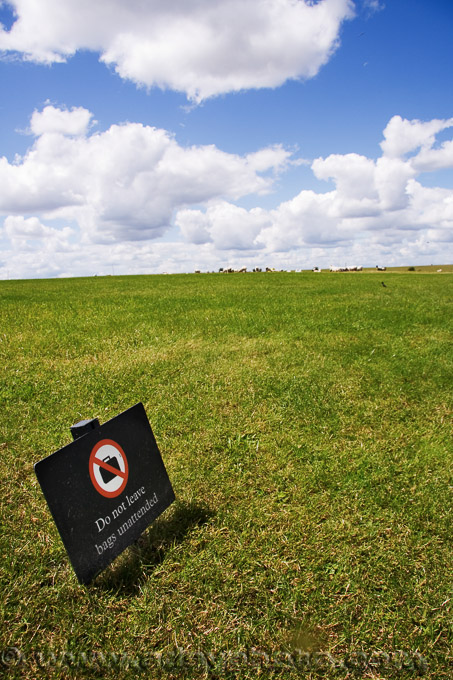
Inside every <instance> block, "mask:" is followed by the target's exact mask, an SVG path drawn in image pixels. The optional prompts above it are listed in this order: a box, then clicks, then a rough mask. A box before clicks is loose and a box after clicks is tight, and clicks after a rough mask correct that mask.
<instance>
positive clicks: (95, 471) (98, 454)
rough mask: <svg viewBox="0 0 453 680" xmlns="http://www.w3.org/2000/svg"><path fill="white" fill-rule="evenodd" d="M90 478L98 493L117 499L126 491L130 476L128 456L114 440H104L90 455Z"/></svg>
mask: <svg viewBox="0 0 453 680" xmlns="http://www.w3.org/2000/svg"><path fill="white" fill-rule="evenodd" d="M89 469H90V477H91V481H92V482H93V486H94V488H95V489H96V491H99V493H100V494H101V495H102V496H105V497H106V498H115V496H119V494H120V493H121V492H122V491H123V490H124V488H125V486H126V484H127V479H128V476H129V467H128V465H127V458H126V455H125V453H124V451H123V449H122V448H121V446H120V445H119V444H117V443H116V442H114V441H113V439H102V440H101V441H100V442H98V443H97V444H96V446H95V447H94V449H93V450H92V452H91V455H90V462H89Z"/></svg>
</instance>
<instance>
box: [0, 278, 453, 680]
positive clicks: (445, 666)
mask: <svg viewBox="0 0 453 680" xmlns="http://www.w3.org/2000/svg"><path fill="white" fill-rule="evenodd" d="M406 269H407V268H406ZM384 277H385V282H386V286H387V287H386V288H384V287H382V286H381V283H380V281H381V280H384ZM452 300H453V277H452V276H451V274H445V273H443V274H442V275H439V274H437V273H431V272H426V273H424V274H423V276H421V275H419V272H408V271H404V270H403V271H401V270H400V271H399V272H379V278H377V277H376V273H373V272H370V273H366V272H362V273H359V274H329V273H322V274H321V275H314V274H312V273H310V272H307V273H302V274H290V273H274V274H265V273H263V274H253V275H252V274H247V275H230V276H224V275H174V276H150V277H106V278H91V279H73V280H42V281H16V282H14V281H4V282H0V311H1V327H0V356H1V362H2V382H1V393H0V394H1V414H2V416H1V420H0V433H1V434H0V447H1V448H0V454H1V456H0V460H1V478H2V494H1V496H0V504H1V506H0V507H1V511H0V512H1V515H0V517H1V538H0V548H1V565H0V578H1V583H2V593H3V597H2V600H1V619H2V623H1V635H0V643H1V648H2V649H4V650H7V652H6V653H5V654H4V657H3V666H4V670H5V671H6V675H7V676H8V677H27V678H35V677H47V678H53V677H55V678H66V677H68V678H69V677H70V678H84V677H105V678H118V679H120V680H121V678H126V677H137V676H143V677H150V678H154V677H166V678H172V677H205V676H206V677H216V678H217V677H218V678H219V679H220V678H227V677H240V678H256V677H271V676H272V677H274V676H275V677H280V676H282V677H288V678H291V677H294V678H296V677H304V678H314V677H319V676H322V677H329V678H330V677H335V678H336V677H357V676H360V677H366V678H390V677H398V678H406V677H407V678H409V677H411V678H412V677H415V676H417V675H418V674H419V673H420V672H422V671H423V670H424V671H425V673H424V675H425V677H429V678H435V679H437V678H439V679H443V678H450V677H451V675H452V669H453V666H452V653H451V641H452V635H451V634H452V624H451V612H452V603H453V594H452V590H453V588H452V560H451V556H452V552H451V548H452V546H451V535H452V532H451V498H452V484H453V483H452V462H451V450H452V427H451V425H452V418H451V415H452V385H453V375H452V374H453V370H452V366H453V361H452V344H451V343H452V333H451V331H452V323H451V320H452V311H453V310H452ZM137 401H142V402H143V403H144V405H145V408H146V411H147V414H148V417H149V419H150V422H151V425H152V428H153V431H154V434H155V436H156V439H157V442H158V445H159V448H160V450H161V452H162V455H163V458H164V461H165V464H166V467H167V470H168V472H169V475H170V478H171V480H172V483H173V486H174V489H175V493H176V496H177V501H176V502H175V503H174V504H173V506H172V507H171V508H170V509H169V510H168V511H167V512H166V513H165V514H164V515H163V516H162V517H161V518H160V519H159V520H158V521H157V522H156V523H155V524H154V525H152V526H151V528H150V529H148V531H147V532H146V533H145V534H144V535H143V537H142V539H141V540H140V542H139V543H138V544H137V545H135V546H133V547H131V548H129V549H128V550H127V551H126V552H125V553H123V555H121V556H120V557H119V558H118V559H117V560H116V561H115V562H114V563H113V565H112V566H111V567H109V568H108V569H107V570H106V571H105V572H104V573H103V574H101V575H100V576H99V577H98V578H97V579H96V580H95V581H94V582H93V583H92V584H91V585H90V586H87V587H83V586H80V585H79V584H78V583H77V580H76V577H75V575H74V574H73V572H72V569H71V567H70V565H69V561H68V558H67V555H66V552H65V550H64V548H63V545H62V543H61V540H60V538H59V535H58V532H57V530H56V528H55V526H54V524H53V521H52V519H51V517H50V513H49V511H48V508H47V506H46V504H45V501H44V498H43V496H42V493H41V490H40V488H39V485H38V483H37V481H36V478H35V475H34V471H33V463H35V462H37V461H38V460H40V459H41V458H43V457H44V456H46V455H48V454H49V453H52V452H53V451H55V450H57V449H58V448H60V447H61V446H63V445H65V444H66V443H68V442H69V441H70V439H71V437H70V433H69V426H70V425H72V424H73V423H75V422H77V421H78V420H80V419H82V418H91V417H98V418H99V419H100V421H101V422H104V421H105V420H108V419H109V418H111V417H113V416H115V415H116V414H117V413H119V412H121V411H123V410H125V409H126V408H128V407H130V406H132V405H133V404H134V403H136V402H137ZM9 648H15V649H17V650H19V651H14V650H12V651H11V650H10V651H9V652H8V650H9ZM178 649H179V652H178ZM175 650H176V652H175ZM296 650H299V651H298V652H297V651H296ZM0 651H1V650H0ZM101 653H102V654H104V655H105V657H102V656H100V654H101ZM175 653H176V655H175ZM178 653H179V656H178ZM240 653H243V654H244V655H245V656H240ZM285 653H289V654H291V655H292V656H291V659H292V660H293V662H294V663H295V665H296V667H295V668H294V667H291V666H290V660H291V659H290V658H289V657H285ZM328 653H330V654H331V656H330V657H329V656H327V654H328ZM18 654H20V655H22V656H21V657H18V656H17V655H18ZM71 654H72V655H73V656H71ZM159 654H162V655H163V656H162V657H159ZM203 654H204V655H205V656H203ZM209 654H210V655H211V657H210V659H209V658H208V657H209ZM304 654H305V656H304ZM385 654H388V655H389V656H388V657H386V656H385ZM112 655H116V656H112ZM197 655H198V656H197ZM222 655H223V656H222ZM266 655H267V656H266ZM310 655H311V656H310ZM418 655H421V656H422V657H423V658H424V659H426V664H427V666H426V668H424V666H423V662H422V661H420V657H419V656H418ZM206 658H208V660H207V662H206V663H207V666H208V667H207V670H204V666H203V663H204V661H206ZM159 659H160V666H159ZM137 664H141V666H139V667H137ZM147 664H148V667H147ZM304 664H305V665H304ZM335 664H336V665H335ZM341 664H343V666H342V665H341ZM348 664H349V666H348ZM348 667H349V671H348ZM348 672H350V674H349V675H348Z"/></svg>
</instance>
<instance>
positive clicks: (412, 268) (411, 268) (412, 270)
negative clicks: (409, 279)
mask: <svg viewBox="0 0 453 680" xmlns="http://www.w3.org/2000/svg"><path fill="white" fill-rule="evenodd" d="M407 271H408V272H414V271H415V267H408V269H407Z"/></svg>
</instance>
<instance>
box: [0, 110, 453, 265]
mask: <svg viewBox="0 0 453 680" xmlns="http://www.w3.org/2000/svg"><path fill="white" fill-rule="evenodd" d="M60 114H61V115H60ZM91 121H92V114H91V113H90V112H88V111H86V110H83V109H73V110H71V111H66V110H59V109H54V108H53V107H51V106H46V107H45V109H43V111H41V112H35V113H34V114H33V116H32V124H31V129H32V131H33V132H34V134H35V135H36V138H35V140H34V142H33V144H32V146H31V147H30V149H29V151H28V152H27V153H26V154H25V155H24V156H23V157H22V158H16V160H15V161H14V163H9V162H8V160H7V159H6V158H2V159H0V186H1V187H2V191H1V192H0V214H3V216H4V217H5V219H4V225H3V229H2V232H1V234H0V237H2V238H3V240H4V242H9V243H10V244H11V248H12V250H11V251H7V253H6V256H5V257H6V258H7V259H9V261H10V262H12V263H15V265H14V266H15V267H16V271H17V275H18V276H23V275H24V271H25V270H26V268H27V267H29V268H30V269H29V270H27V271H32V272H34V274H35V275H52V276H59V275H66V274H68V273H72V274H74V273H79V274H80V273H90V271H91V272H98V273H101V272H102V271H104V272H105V266H104V265H105V253H106V249H105V244H108V255H107V259H108V262H109V263H110V264H111V267H112V268H115V271H116V272H117V273H121V272H124V273H126V272H130V273H132V272H135V273H142V272H149V271H187V270H190V269H192V268H201V269H205V270H206V269H212V268H217V267H219V266H224V265H228V266H239V265H240V266H243V265H246V266H247V265H248V266H254V265H257V266H263V265H264V266H265V265H266V264H271V265H272V266H276V265H278V266H280V267H285V268H286V267H294V266H295V264H296V266H297V263H300V260H301V258H303V261H304V262H306V263H307V264H310V259H308V262H307V258H312V257H316V261H317V263H320V264H322V265H323V266H325V265H326V264H329V263H335V262H338V261H340V262H341V263H342V264H344V263H345V261H346V260H347V261H348V262H349V263H351V262H352V261H354V262H355V263H356V264H366V263H367V261H369V258H370V253H372V254H373V260H374V259H375V258H376V261H377V260H378V259H379V258H380V259H382V258H385V259H386V261H387V262H388V263H392V262H393V263H395V264H397V263H398V262H401V259H404V260H405V261H406V262H407V261H410V259H411V258H414V257H416V255H417V253H418V254H419V255H420V257H422V256H423V257H426V258H428V257H429V261H435V260H436V259H437V261H438V262H441V261H442V260H444V258H445V257H446V253H447V252H450V255H449V256H448V257H449V258H450V257H451V256H452V255H453V253H451V248H452V243H453V241H452V234H453V191H452V190H451V189H446V188H442V187H432V186H431V187H427V186H424V185H423V182H422V177H419V175H420V174H422V173H423V174H424V173H426V172H428V171H436V170H438V169H439V168H441V169H443V168H453V156H452V147H453V141H452V140H446V141H445V139H444V141H442V142H441V143H438V141H437V136H438V135H439V133H441V132H444V131H445V130H447V129H448V128H450V127H453V125H452V121H451V120H445V121H439V120H435V121H426V122H420V121H406V120H403V119H401V118H399V117H395V118H392V120H391V121H390V122H389V124H388V125H387V126H386V128H385V130H384V141H383V145H382V147H383V148H382V151H383V152H382V155H381V156H380V157H378V158H368V157H366V156H363V155H360V154H356V153H347V154H331V155H329V156H327V157H325V158H316V159H315V160H313V162H312V165H311V168H312V171H313V174H314V176H315V177H316V178H317V179H318V180H323V181H326V182H331V183H332V186H333V188H332V186H329V185H326V191H324V192H322V191H318V192H316V191H313V190H307V189H304V188H301V191H299V193H298V194H297V195H295V196H294V197H293V198H291V199H289V200H286V201H284V202H280V203H278V201H276V205H275V206H274V207H272V208H267V209H265V208H263V207H261V206H260V200H261V199H260V196H261V195H263V194H265V193H269V192H270V191H271V190H272V188H273V182H274V181H275V177H277V176H280V173H282V172H283V171H287V172H290V171H291V168H292V167H293V164H294V163H297V161H294V159H293V156H292V155H291V153H290V152H288V151H287V150H285V149H284V148H283V147H281V146H279V145H274V146H272V147H269V148H266V149H258V150H257V151H256V152H252V153H249V154H246V155H243V156H241V155H237V154H229V153H225V152H224V151H222V150H220V149H218V148H217V147H215V146H212V145H211V146H190V147H183V146H181V145H180V144H178V142H177V141H176V139H175V138H174V137H173V136H172V135H171V134H169V133H168V132H167V131H165V130H161V129H156V128H153V127H150V126H144V125H141V124H136V123H125V124H123V125H113V126H111V127H110V128H109V129H108V130H106V131H105V132H97V133H96V132H93V131H92V130H90V123H91ZM398 129H399V130H403V131H405V132H404V134H403V139H399V138H398V135H397V130H398ZM243 197H248V198H247V203H250V202H251V201H252V200H253V201H254V203H255V205H254V207H251V208H250V207H249V208H245V207H243V205H241V204H240V201H241V199H242V198H243ZM268 200H269V199H267V202H268ZM175 233H176V236H175ZM163 235H165V238H168V239H170V238H173V241H172V242H168V243H166V242H165V241H162V240H161V241H160V240H159V239H160V237H162V236H163ZM87 245H88V246H89V247H88V248H86V247H85V248H84V246H87ZM81 246H82V248H81ZM86 252H89V256H88V257H87V256H86ZM102 252H103V253H104V254H103V256H101V253H102ZM17 253H19V254H21V255H22V258H20V257H19V256H17ZM83 253H85V254H83ZM367 254H368V255H367ZM102 263H104V265H103V264H102ZM8 266H9V267H11V265H8ZM0 269H1V268H0ZM3 271H4V269H3ZM107 273H111V272H110V271H108V270H107ZM0 275H1V274H0Z"/></svg>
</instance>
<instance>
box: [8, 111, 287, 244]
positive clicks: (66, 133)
mask: <svg viewBox="0 0 453 680" xmlns="http://www.w3.org/2000/svg"><path fill="white" fill-rule="evenodd" d="M91 119H92V114H91V113H90V112H89V111H87V110H86V109H81V108H79V109H73V110H72V111H65V110H60V109H57V108H55V107H53V106H50V105H49V106H46V107H45V108H44V110H43V111H41V112H37V111H35V112H34V113H33V115H32V119H31V129H32V131H33V133H34V134H35V135H37V138H36V140H35V142H34V144H33V146H32V147H31V148H30V149H29V151H28V152H27V153H26V154H25V156H24V157H23V158H21V159H16V161H15V162H14V163H9V162H8V160H7V159H6V158H1V159H0V186H2V192H1V194H0V212H2V213H3V214H17V215H27V214H28V215H32V216H33V215H36V214H40V213H43V214H45V215H47V216H48V217H53V218H56V217H59V218H64V219H66V220H68V221H77V222H78V224H79V226H80V228H81V230H82V231H83V232H84V234H85V238H87V239H90V240H98V241H101V242H113V241H115V240H124V239H127V240H134V239H135V240H140V239H147V238H156V237H159V236H161V235H162V234H163V233H164V231H165V230H166V229H168V228H169V227H170V225H171V222H172V216H173V212H174V211H175V210H176V209H180V208H183V207H184V206H188V205H194V204H197V203H207V202H209V201H210V200H214V199H215V200H220V199H229V200H233V201H234V200H237V199H239V198H240V197H242V196H245V195H247V194H253V193H256V194H262V193H266V192H268V191H269V190H270V189H271V188H272V183H273V177H272V172H270V174H269V171H272V170H273V169H274V170H275V171H278V170H279V169H280V168H281V167H282V164H284V163H286V162H288V159H289V154H288V153H287V152H285V151H284V150H283V149H282V148H281V147H279V146H277V147H271V148H269V149H263V150H261V151H259V152H257V153H256V154H252V155H251V156H245V157H244V156H239V155H236V154H229V153H225V152H224V151H221V150H220V149H218V148H217V147H215V146H214V145H209V146H191V147H182V146H180V145H179V144H178V143H177V142H176V140H175V139H174V137H173V136H172V135H170V134H169V133H168V132H167V131H165V130H161V129H156V128H153V127H150V126H145V125H141V124H137V123H125V124H123V125H112V126H111V127H110V128H109V129H108V130H107V131H105V132H102V133H97V134H95V133H93V134H88V132H87V130H88V126H89V123H90V121H91ZM262 171H265V172H266V175H265V176H263V175H262V174H260V173H261V172H262Z"/></svg>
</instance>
